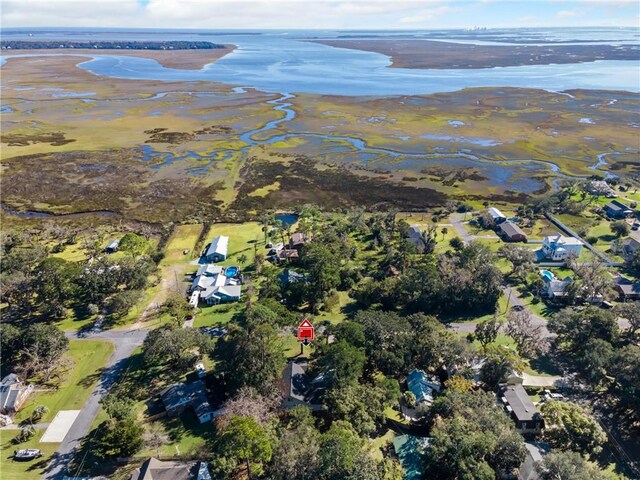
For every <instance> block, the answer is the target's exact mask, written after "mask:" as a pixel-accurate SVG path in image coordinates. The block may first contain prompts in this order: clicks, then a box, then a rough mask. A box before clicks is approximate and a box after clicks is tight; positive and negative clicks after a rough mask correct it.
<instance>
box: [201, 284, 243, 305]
mask: <svg viewBox="0 0 640 480" xmlns="http://www.w3.org/2000/svg"><path fill="white" fill-rule="evenodd" d="M241 294H242V286H240V285H224V286H212V287H208V288H206V289H204V290H201V291H200V299H201V300H203V301H205V302H206V303H207V305H217V304H219V303H229V302H237V301H238V300H240V295H241Z"/></svg>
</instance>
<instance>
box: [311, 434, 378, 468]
mask: <svg viewBox="0 0 640 480" xmlns="http://www.w3.org/2000/svg"><path fill="white" fill-rule="evenodd" d="M318 478H319V479H320V480H379V479H380V473H379V471H378V465H376V462H375V461H374V460H373V458H371V456H370V455H369V454H367V453H366V452H365V450H364V442H363V440H362V439H361V438H360V437H359V436H358V434H357V433H356V432H355V430H354V429H353V427H352V426H351V425H350V424H349V423H347V422H344V421H336V422H333V423H332V424H331V427H330V428H329V430H328V431H327V432H326V433H324V434H323V435H322V437H321V440H320V460H319V473H318Z"/></svg>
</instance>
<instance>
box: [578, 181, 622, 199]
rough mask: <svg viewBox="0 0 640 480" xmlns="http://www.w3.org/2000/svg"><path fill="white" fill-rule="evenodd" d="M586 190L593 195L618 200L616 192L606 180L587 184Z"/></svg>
mask: <svg viewBox="0 0 640 480" xmlns="http://www.w3.org/2000/svg"><path fill="white" fill-rule="evenodd" d="M585 190H586V191H587V192H589V193H591V194H592V195H602V196H605V197H607V198H616V197H617V196H618V195H616V191H615V190H614V189H613V188H611V186H610V185H609V184H608V183H607V182H605V181H604V180H592V181H591V182H589V183H587V185H586V186H585Z"/></svg>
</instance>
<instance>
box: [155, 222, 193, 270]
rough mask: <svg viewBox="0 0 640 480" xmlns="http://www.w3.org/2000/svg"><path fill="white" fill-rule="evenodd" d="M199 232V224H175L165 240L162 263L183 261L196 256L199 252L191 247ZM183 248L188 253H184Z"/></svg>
mask: <svg viewBox="0 0 640 480" xmlns="http://www.w3.org/2000/svg"><path fill="white" fill-rule="evenodd" d="M201 232H202V225H201V224H193V225H179V226H177V227H176V228H175V230H174V231H173V233H172V234H171V238H169V241H168V242H167V246H166V248H165V257H164V259H163V261H162V264H173V263H183V262H185V261H188V260H191V259H192V258H194V257H195V256H197V254H198V253H199V252H194V251H193V248H194V247H195V245H196V242H197V241H198V237H200V233H201ZM185 250H189V254H187V255H185V254H184V253H183V252H184V251H185Z"/></svg>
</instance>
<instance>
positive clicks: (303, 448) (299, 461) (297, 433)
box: [268, 405, 320, 480]
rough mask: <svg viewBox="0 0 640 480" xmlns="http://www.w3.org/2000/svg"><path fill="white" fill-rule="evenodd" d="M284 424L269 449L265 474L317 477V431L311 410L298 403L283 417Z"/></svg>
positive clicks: (283, 478)
mask: <svg viewBox="0 0 640 480" xmlns="http://www.w3.org/2000/svg"><path fill="white" fill-rule="evenodd" d="M283 424H284V426H285V427H286V428H285V429H284V430H283V432H282V433H281V434H280V438H279V442H278V445H277V447H276V448H275V450H274V452H273V460H272V462H271V464H270V467H269V472H268V478H270V479H272V480H316V479H317V478H318V477H319V472H318V463H319V461H320V433H319V432H318V430H316V428H315V426H314V422H313V416H312V415H311V411H310V410H309V409H308V408H307V407H304V406H302V405H298V406H296V407H294V408H292V409H291V410H290V411H289V412H288V413H287V416H286V417H285V418H284V419H283Z"/></svg>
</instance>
